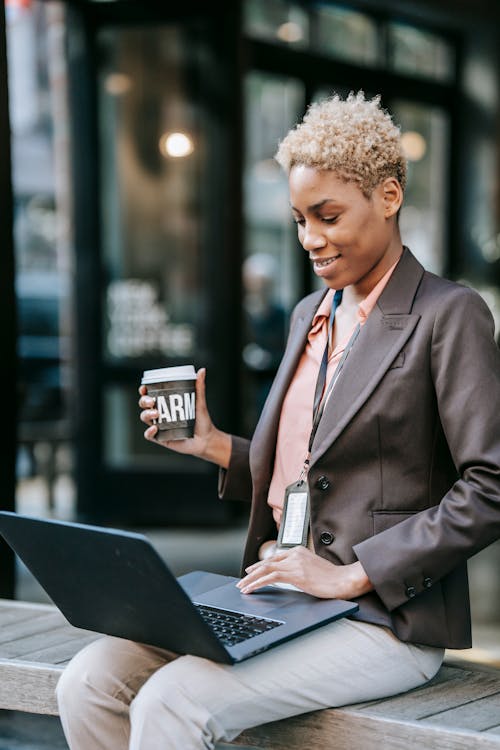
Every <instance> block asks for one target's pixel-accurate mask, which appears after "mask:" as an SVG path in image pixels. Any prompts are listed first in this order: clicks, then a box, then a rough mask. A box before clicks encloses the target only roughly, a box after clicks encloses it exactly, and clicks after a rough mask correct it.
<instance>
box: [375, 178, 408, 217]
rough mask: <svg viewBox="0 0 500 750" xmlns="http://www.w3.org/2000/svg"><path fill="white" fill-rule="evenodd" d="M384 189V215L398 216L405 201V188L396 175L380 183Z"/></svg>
mask: <svg viewBox="0 0 500 750" xmlns="http://www.w3.org/2000/svg"><path fill="white" fill-rule="evenodd" d="M380 188H381V190H382V201H383V206H384V216H385V218H386V219H390V218H391V216H396V215H397V213H398V211H399V209H400V208H401V204H402V203H403V189H402V187H401V185H400V184H399V182H398V180H396V178H395V177H387V178H386V179H385V180H383V182H382V183H381V185H380Z"/></svg>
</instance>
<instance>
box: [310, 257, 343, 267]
mask: <svg viewBox="0 0 500 750" xmlns="http://www.w3.org/2000/svg"><path fill="white" fill-rule="evenodd" d="M338 257H339V256H338V255H336V256H335V258H326V259H325V260H315V261H314V265H316V266H319V267H320V268H323V267H324V266H329V265H330V263H333V261H334V260H337V258H338Z"/></svg>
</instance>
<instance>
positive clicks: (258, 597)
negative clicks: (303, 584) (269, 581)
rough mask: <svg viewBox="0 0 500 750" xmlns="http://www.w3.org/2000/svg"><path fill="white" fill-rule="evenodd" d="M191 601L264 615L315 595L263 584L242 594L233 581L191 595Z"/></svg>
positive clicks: (311, 598)
mask: <svg viewBox="0 0 500 750" xmlns="http://www.w3.org/2000/svg"><path fill="white" fill-rule="evenodd" d="M192 598H193V601H195V602H198V603H199V604H209V605H212V606H214V607H221V608H223V609H234V610H236V611H238V612H247V613H248V614H257V615H266V614H269V613H270V612H272V611H273V610H276V609H278V608H279V607H289V606H290V605H291V604H299V603H300V604H301V605H304V603H305V602H306V601H307V600H315V597H312V596H309V594H304V593H303V592H301V591H291V590H288V589H287V590H285V589H278V588H276V587H274V586H273V587H271V586H265V587H264V588H262V589H260V590H259V591H258V592H256V593H253V594H242V593H241V591H240V590H239V589H238V588H236V585H235V583H229V584H226V585H224V586H220V587H219V588H217V589H213V590H212V591H208V592H206V593H205V594H202V595H200V596H193V597H192Z"/></svg>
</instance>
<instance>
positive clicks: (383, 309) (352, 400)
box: [311, 248, 424, 464]
mask: <svg viewBox="0 0 500 750" xmlns="http://www.w3.org/2000/svg"><path fill="white" fill-rule="evenodd" d="M423 273H424V269H423V267H422V266H421V265H420V263H418V261H417V260H416V258H415V257H414V256H413V255H412V254H411V253H410V251H409V250H408V249H407V248H405V249H404V251H403V255H402V257H401V260H400V262H399V263H398V265H397V266H396V268H395V269H394V272H393V274H392V276H391V278H390V280H389V282H388V284H387V286H386V288H385V289H384V291H383V292H382V294H381V295H380V298H379V300H378V303H377V305H375V308H374V309H373V310H372V312H371V314H370V315H369V317H368V320H367V321H366V323H365V325H364V326H363V327H362V329H361V332H360V334H359V336H358V339H357V341H356V343H355V345H354V346H353V348H352V351H351V352H350V354H349V356H348V357H347V359H346V361H345V364H344V367H343V369H342V372H341V374H340V376H339V378H338V381H337V383H336V385H335V388H334V390H333V392H332V394H331V397H330V398H329V401H328V403H327V405H326V407H325V411H324V414H323V417H322V419H321V421H320V424H319V427H318V431H317V433H316V437H315V440H314V443H313V449H312V455H311V464H312V463H314V462H315V461H316V460H317V459H318V458H319V457H320V456H321V455H322V454H323V453H324V452H325V451H326V450H327V449H328V448H329V446H330V445H331V444H332V443H333V442H334V440H336V439H337V437H338V436H339V435H340V433H341V432H342V430H344V429H345V427H346V426H347V425H348V424H349V422H350V421H351V419H352V418H353V417H354V416H355V414H356V413H357V412H358V411H359V410H360V408H361V407H362V406H363V404H364V403H365V402H366V401H367V399H368V398H369V397H370V395H371V394H372V393H373V391H374V390H375V388H376V387H377V385H378V384H379V383H380V381H381V379H382V378H383V376H384V374H385V373H386V372H387V370H388V369H389V367H390V366H391V364H392V362H393V361H394V359H395V358H396V356H397V354H398V353H399V352H400V351H401V349H402V348H403V346H404V345H405V344H406V342H407V341H408V339H409V338H410V336H411V334H412V333H413V331H414V329H415V326H416V325H417V323H418V321H419V319H420V315H416V314H411V312H410V311H411V309H412V306H413V300H414V297H415V294H416V291H417V288H418V286H419V284H420V280H421V278H422V275H423Z"/></svg>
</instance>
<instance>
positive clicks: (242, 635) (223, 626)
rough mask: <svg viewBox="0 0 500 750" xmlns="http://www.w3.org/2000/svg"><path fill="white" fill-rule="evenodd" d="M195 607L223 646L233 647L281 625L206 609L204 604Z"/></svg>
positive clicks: (237, 613)
mask: <svg viewBox="0 0 500 750" xmlns="http://www.w3.org/2000/svg"><path fill="white" fill-rule="evenodd" d="M196 606H197V608H198V610H199V611H200V614H201V615H202V617H203V619H204V620H205V621H206V622H207V623H208V624H209V625H210V627H211V628H212V630H214V631H215V634H216V635H217V637H218V638H219V640H221V641H222V643H224V645H225V646H235V645H236V644H237V643H241V642H242V641H246V640H248V639H249V638H253V637H254V636H256V635H260V634H261V633H265V632H266V630H272V629H273V628H276V627H278V625H283V622H281V621H280V620H269V619H267V618H265V617H254V616H253V615H245V614H243V613H242V612H231V611H229V610H227V609H217V608H215V607H208V606H207V605H206V604H197V605H196Z"/></svg>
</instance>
